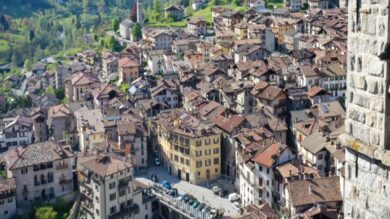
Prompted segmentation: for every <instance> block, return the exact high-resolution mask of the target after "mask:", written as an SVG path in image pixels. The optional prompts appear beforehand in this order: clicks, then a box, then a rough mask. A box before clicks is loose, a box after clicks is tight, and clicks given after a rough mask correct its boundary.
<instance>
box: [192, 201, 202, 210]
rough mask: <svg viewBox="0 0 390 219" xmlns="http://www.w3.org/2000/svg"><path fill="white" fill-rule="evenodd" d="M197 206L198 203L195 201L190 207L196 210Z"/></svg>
mask: <svg viewBox="0 0 390 219" xmlns="http://www.w3.org/2000/svg"><path fill="white" fill-rule="evenodd" d="M199 204H200V203H199V202H198V201H195V202H194V203H193V204H192V207H193V208H194V209H196V207H198V205H199Z"/></svg>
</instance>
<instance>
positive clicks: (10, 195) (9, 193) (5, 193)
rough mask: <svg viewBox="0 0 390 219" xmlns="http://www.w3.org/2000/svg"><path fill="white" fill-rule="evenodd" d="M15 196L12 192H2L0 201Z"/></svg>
mask: <svg viewBox="0 0 390 219" xmlns="http://www.w3.org/2000/svg"><path fill="white" fill-rule="evenodd" d="M13 196H15V192H14V191H10V190H9V191H4V192H2V193H1V194H0V199H6V198H10V197H13Z"/></svg>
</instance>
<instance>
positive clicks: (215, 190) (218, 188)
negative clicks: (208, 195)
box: [211, 186, 222, 194]
mask: <svg viewBox="0 0 390 219" xmlns="http://www.w3.org/2000/svg"><path fill="white" fill-rule="evenodd" d="M211 190H212V191H213V193H214V194H219V193H220V192H221V191H222V189H221V187H219V186H214V187H213V188H211Z"/></svg>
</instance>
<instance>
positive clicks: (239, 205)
mask: <svg viewBox="0 0 390 219" xmlns="http://www.w3.org/2000/svg"><path fill="white" fill-rule="evenodd" d="M233 207H234V209H236V210H237V211H239V210H240V209H241V204H240V202H237V201H235V202H233Z"/></svg>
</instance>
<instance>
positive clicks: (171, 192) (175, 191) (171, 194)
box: [169, 188, 178, 197]
mask: <svg viewBox="0 0 390 219" xmlns="http://www.w3.org/2000/svg"><path fill="white" fill-rule="evenodd" d="M169 195H170V196H172V197H176V196H177V195H178V192H177V189H175V188H173V189H171V190H169Z"/></svg>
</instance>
